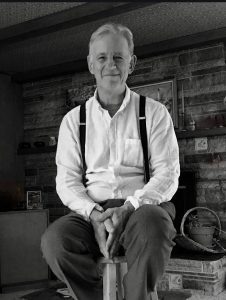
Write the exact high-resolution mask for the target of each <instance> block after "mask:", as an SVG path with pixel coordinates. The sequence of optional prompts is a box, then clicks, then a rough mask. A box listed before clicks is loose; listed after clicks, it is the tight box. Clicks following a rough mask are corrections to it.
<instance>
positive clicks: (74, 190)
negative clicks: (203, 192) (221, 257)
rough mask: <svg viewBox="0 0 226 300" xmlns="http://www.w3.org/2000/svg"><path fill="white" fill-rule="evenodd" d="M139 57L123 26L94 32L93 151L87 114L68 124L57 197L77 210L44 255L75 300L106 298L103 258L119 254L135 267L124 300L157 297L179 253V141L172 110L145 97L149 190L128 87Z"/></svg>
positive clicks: (89, 107) (135, 100) (53, 231)
mask: <svg viewBox="0 0 226 300" xmlns="http://www.w3.org/2000/svg"><path fill="white" fill-rule="evenodd" d="M133 50H134V44H133V36H132V33H131V31H130V30H129V29H128V28H127V27H125V26H122V25H120V24H105V25H103V26H101V27H100V28H98V29H97V30H96V31H95V32H94V33H93V34H92V36H91V39H90V44H89V56H88V66H89V71H90V73H91V74H93V75H94V77H95V79H96V85H97V88H96V91H95V94H94V96H93V97H91V98H90V99H89V100H88V101H87V102H86V110H85V112H86V133H85V136H84V137H83V138H85V149H83V147H82V146H81V140H80V139H81V136H80V134H81V133H79V128H80V127H79V125H80V106H79V107H76V108H74V109H72V110H71V111H70V112H69V113H67V114H66V116H65V117H64V118H63V120H62V123H61V126H60V131H59V140H58V147H57V154H56V163H57V177H56V183H57V192H58V194H59V196H60V198H61V200H62V202H63V203H64V204H65V205H66V206H68V207H69V208H70V210H71V212H70V213H69V214H68V215H66V216H64V217H62V218H60V219H58V220H57V221H55V222H54V223H53V224H51V225H50V226H49V228H48V229H47V231H46V232H45V234H44V235H43V238H42V250H43V253H44V257H45V258H46V261H47V263H48V264H49V266H50V268H51V269H52V271H53V272H54V273H55V274H56V276H57V277H58V278H59V279H60V280H62V281H63V282H65V283H66V285H67V286H68V288H69V289H70V291H71V294H72V296H73V298H74V299H79V300H90V299H94V300H100V299H102V281H101V276H100V274H99V272H98V268H97V263H96V262H97V258H98V257H100V256H101V255H104V256H105V257H112V256H114V255H115V254H117V253H118V250H119V248H120V249H123V250H124V252H125V256H126V259H127V263H128V273H127V274H126V276H125V278H124V287H125V298H126V300H147V299H149V297H150V293H151V292H152V291H153V290H154V289H155V287H156V284H157V282H158V280H159V279H160V278H161V276H162V274H163V272H164V269H165V266H166V265H167V263H168V260H169V258H170V253H171V250H172V247H173V245H174V242H173V238H174V236H175V229H174V226H173V222H172V218H173V213H172V211H173V209H172V207H171V206H172V204H171V203H169V202H168V201H169V200H171V198H172V196H173V195H174V193H175V192H176V190H177V187H178V177H179V157H178V156H179V155H178V145H177V140H176V137H175V132H174V128H173V124H172V120H171V118H170V115H169V113H168V111H167V109H166V108H165V106H164V105H162V104H161V103H159V102H157V101H155V100H153V99H150V98H147V99H146V108H145V115H146V128H147V141H148V164H149V171H150V179H149V181H148V182H145V179H144V157H143V151H142V144H141V138H140V129H139V121H138V119H139V100H140V97H139V95H138V94H136V93H135V92H133V91H131V90H130V89H129V88H128V86H127V85H126V80H127V77H128V75H129V74H131V73H132V72H133V70H134V67H135V64H136V56H135V55H134V54H133ZM81 126H82V125H81ZM82 158H84V160H83V159H82ZM84 164H85V165H86V168H85V170H86V172H85V184H84V180H83V169H84Z"/></svg>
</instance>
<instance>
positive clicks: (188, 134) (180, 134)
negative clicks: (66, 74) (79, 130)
mask: <svg viewBox="0 0 226 300" xmlns="http://www.w3.org/2000/svg"><path fill="white" fill-rule="evenodd" d="M218 135H226V127H221V128H212V129H197V130H194V131H189V130H183V131H181V130H180V131H179V130H176V136H177V139H178V140H181V139H192V138H198V137H205V136H218ZM55 151H56V146H46V147H39V148H27V149H18V151H17V154H19V155H26V154H38V153H49V152H55Z"/></svg>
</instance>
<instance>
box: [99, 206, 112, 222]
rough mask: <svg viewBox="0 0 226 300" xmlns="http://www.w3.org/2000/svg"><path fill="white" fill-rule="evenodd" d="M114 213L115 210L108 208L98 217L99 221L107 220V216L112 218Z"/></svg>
mask: <svg viewBox="0 0 226 300" xmlns="http://www.w3.org/2000/svg"><path fill="white" fill-rule="evenodd" d="M112 214H113V211H112V210H110V209H107V210H106V211H105V212H103V213H102V215H101V216H100V217H99V218H98V221H99V222H103V221H105V220H106V219H107V218H110V217H111V216H112Z"/></svg>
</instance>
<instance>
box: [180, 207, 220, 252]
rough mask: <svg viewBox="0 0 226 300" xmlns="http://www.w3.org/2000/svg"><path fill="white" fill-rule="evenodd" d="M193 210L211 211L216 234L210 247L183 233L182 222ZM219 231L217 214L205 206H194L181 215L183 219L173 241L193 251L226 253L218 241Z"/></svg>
mask: <svg viewBox="0 0 226 300" xmlns="http://www.w3.org/2000/svg"><path fill="white" fill-rule="evenodd" d="M195 210H205V211H208V212H210V213H212V215H213V216H214V217H215V218H216V221H217V224H216V230H215V232H216V234H215V237H214V239H213V245H212V246H211V247H206V246H203V245H201V244H199V243H197V242H195V241H193V240H192V239H191V238H189V237H188V236H187V235H186V234H185V233H184V223H185V221H186V218H187V217H188V215H189V214H191V213H192V212H193V211H195ZM220 233H221V224H220V220H219V218H218V216H217V214H216V213H215V212H214V211H212V210H211V209H209V208H207V207H199V206H197V207H194V208H191V209H189V210H188V211H187V212H186V213H185V215H184V216H183V219H182V221H181V225H180V234H178V235H177V236H176V238H175V242H176V243H177V244H178V245H179V246H180V247H182V248H184V249H186V250H190V251H195V252H201V253H204V252H208V253H226V249H224V247H223V246H222V245H221V242H220Z"/></svg>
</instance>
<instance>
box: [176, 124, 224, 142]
mask: <svg viewBox="0 0 226 300" xmlns="http://www.w3.org/2000/svg"><path fill="white" fill-rule="evenodd" d="M218 135H226V127H219V128H211V129H197V130H194V131H189V130H184V131H177V130H176V136H177V138H178V139H179V140H180V139H189V138H198V137H205V136H218Z"/></svg>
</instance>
